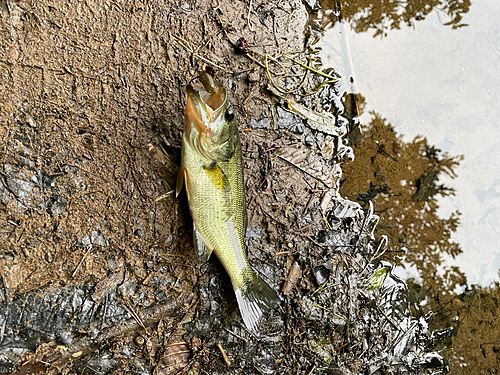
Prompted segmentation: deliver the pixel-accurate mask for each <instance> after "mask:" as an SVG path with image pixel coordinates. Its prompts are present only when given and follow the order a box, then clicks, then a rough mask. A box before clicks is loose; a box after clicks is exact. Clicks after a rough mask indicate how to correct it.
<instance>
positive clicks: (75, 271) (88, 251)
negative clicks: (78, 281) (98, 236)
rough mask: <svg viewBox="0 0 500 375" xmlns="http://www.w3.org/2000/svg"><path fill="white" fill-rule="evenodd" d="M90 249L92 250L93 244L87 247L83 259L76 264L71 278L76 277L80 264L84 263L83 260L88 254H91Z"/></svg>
mask: <svg viewBox="0 0 500 375" xmlns="http://www.w3.org/2000/svg"><path fill="white" fill-rule="evenodd" d="M90 250H92V246H89V248H88V249H87V251H86V252H85V254H84V255H83V257H82V259H81V260H80V262H79V263H78V265H77V266H76V268H75V270H74V271H73V274H72V275H71V278H74V277H75V275H76V273H77V272H78V270H79V269H80V266H81V265H82V263H83V261H84V260H85V258H86V257H87V255H89V253H90Z"/></svg>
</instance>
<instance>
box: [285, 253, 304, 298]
mask: <svg viewBox="0 0 500 375" xmlns="http://www.w3.org/2000/svg"><path fill="white" fill-rule="evenodd" d="M299 275H300V265H299V263H298V262H297V261H296V260H294V261H293V263H292V267H291V268H290V272H288V277H287V278H286V280H285V283H284V284H283V287H282V288H281V292H282V293H283V294H284V295H285V296H288V295H289V294H290V293H291V292H292V289H293V287H294V286H295V282H296V281H297V278H298V277H299Z"/></svg>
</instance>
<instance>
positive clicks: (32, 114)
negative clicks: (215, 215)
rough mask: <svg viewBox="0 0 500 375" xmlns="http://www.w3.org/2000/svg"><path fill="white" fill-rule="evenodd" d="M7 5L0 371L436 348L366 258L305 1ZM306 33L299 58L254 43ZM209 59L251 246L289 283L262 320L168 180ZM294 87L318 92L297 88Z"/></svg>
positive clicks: (312, 368) (1, 32) (259, 264)
mask: <svg viewBox="0 0 500 375" xmlns="http://www.w3.org/2000/svg"><path fill="white" fill-rule="evenodd" d="M0 12H1V24H0V43H1V44H2V48H1V49H0V75H1V77H2V80H1V85H2V91H3V92H4V93H5V95H4V96H3V97H2V99H1V103H0V119H1V126H0V138H1V139H2V143H1V144H0V157H1V161H2V163H1V167H2V170H1V173H0V178H1V184H0V202H1V205H0V228H1V229H0V236H1V237H0V238H1V242H0V266H1V269H2V273H1V274H2V279H1V281H2V285H1V294H0V298H1V306H0V307H1V309H0V311H1V314H0V318H1V323H2V327H3V328H2V331H1V339H0V342H1V350H2V352H1V353H2V357H1V366H0V370H1V371H2V372H4V373H9V372H16V371H17V373H45V372H48V373H72V372H76V373H82V374H83V373H88V372H89V371H90V372H101V373H107V372H124V371H130V372H132V373H162V374H171V373H176V372H179V371H186V372H187V371H192V373H203V371H204V372H206V373H214V374H215V373H221V374H227V373H241V372H243V373H258V374H259V373H308V374H311V373H320V372H327V373H334V374H339V373H373V372H376V371H385V370H386V369H390V368H392V369H393V370H395V371H402V373H405V371H406V372H409V371H419V369H421V368H425V367H426V366H428V365H427V364H426V363H427V362H426V358H424V357H423V356H422V349H423V347H424V346H425V345H416V343H417V342H419V340H422V341H425V340H424V338H425V337H426V324H425V322H424V321H422V322H417V321H414V320H412V318H410V317H409V314H408V309H409V306H408V304H407V303H406V302H405V300H404V298H402V297H401V298H400V295H403V296H404V293H405V287H404V284H402V283H401V281H400V280H398V279H397V278H396V277H393V275H391V274H390V272H389V271H388V269H389V268H387V269H385V271H384V269H381V271H379V274H378V275H381V276H380V281H379V282H378V283H377V282H376V281H374V279H373V278H371V277H370V276H372V274H373V272H374V271H375V268H376V265H374V264H372V263H371V260H372V259H373V258H374V257H375V256H376V255H377V253H378V252H379V251H380V248H378V244H377V243H375V242H374V241H373V235H372V232H373V228H374V226H375V225H376V222H377V219H376V216H375V215H373V211H368V212H366V211H363V210H362V209H361V208H360V207H359V206H358V205H356V204H353V203H351V202H349V201H344V200H341V199H340V200H339V199H336V198H337V197H336V196H335V191H336V189H337V188H338V183H339V178H340V167H339V161H340V160H341V159H342V158H343V157H344V156H346V155H347V156H349V154H350V153H349V148H348V147H345V144H344V143H343V142H342V140H341V138H339V135H342V134H343V133H345V132H346V131H347V125H348V124H347V123H348V120H347V119H345V118H344V117H342V115H341V107H342V93H341V92H338V90H336V88H335V83H334V82H333V81H334V80H333V79H332V78H336V76H335V74H334V72H324V74H323V75H321V74H320V75H316V74H312V73H311V72H313V69H314V68H318V69H319V65H318V62H317V61H315V60H314V57H315V55H314V50H313V49H310V50H306V47H307V46H308V44H307V40H306V39H305V38H304V36H303V30H304V27H307V17H308V16H307V12H306V9H305V7H304V5H302V3H300V2H289V3H287V4H279V5H278V4H265V3H262V4H253V5H252V8H250V9H249V4H247V3H245V2H231V3H230V2H222V3H220V4H215V3H213V4H212V3H208V4H207V3H205V2H202V1H191V2H185V3H182V4H180V6H179V4H177V3H175V4H174V2H168V1H165V2H161V1H160V2H158V1H155V2H152V3H142V2H137V1H136V2H127V1H123V2H120V1H119V2H108V3H105V4H101V3H99V2H92V1H87V2H85V3H80V2H71V1H56V2H51V3H50V4H49V3H48V2H45V1H40V2H31V1H19V2H11V1H3V2H0ZM304 50H306V53H304V54H295V55H293V58H294V59H295V60H296V61H299V62H300V63H297V62H294V61H293V60H290V59H289V58H282V59H281V60H279V61H280V64H281V65H279V64H276V61H274V62H270V61H272V60H271V59H270V58H269V57H268V58H266V56H265V55H264V54H265V53H268V54H269V56H270V57H273V56H277V55H278V54H280V53H285V52H289V53H291V52H292V51H304ZM256 52H258V53H256ZM259 53H260V54H259ZM289 56H292V55H289ZM301 64H302V65H301ZM266 65H268V70H266V68H265V66H266ZM269 65H271V68H269ZM205 66H210V67H212V69H214V70H215V71H216V72H217V73H218V77H219V79H220V80H221V81H222V82H223V83H224V84H225V85H226V87H227V88H228V89H229V91H230V92H231V97H232V100H233V104H234V106H235V109H236V115H237V119H238V123H239V127H240V132H241V141H242V149H243V158H244V166H245V176H246V182H245V184H246V188H247V207H248V213H249V225H248V233H247V246H248V254H249V258H250V262H251V264H252V265H253V266H254V268H255V269H256V271H258V272H259V273H260V274H261V275H262V276H263V277H264V278H265V279H266V281H267V282H268V283H269V284H270V285H271V286H272V287H273V288H274V289H275V290H276V291H280V296H281V305H280V308H279V309H276V310H275V311H273V312H272V313H271V314H270V315H269V316H268V317H267V320H266V321H265V322H263V324H262V335H261V336H260V337H259V338H257V337H254V336H252V335H251V334H250V333H249V332H248V331H246V329H245V327H244V325H243V322H242V320H241V317H240V315H239V312H238V308H237V305H236V301H235V297H234V293H233V292H232V288H231V286H230V282H229V279H228V277H227V275H226V274H225V272H224V270H223V269H222V267H221V266H220V264H219V263H218V261H217V260H216V259H211V260H210V261H209V262H207V263H205V264H201V263H200V262H199V261H198V260H197V259H196V256H195V254H194V251H193V245H192V240H191V236H192V226H191V222H190V217H189V211H188V209H187V204H186V200H185V197H183V196H181V198H180V199H176V198H175V196H174V194H173V189H174V186H175V179H176V173H177V169H178V166H179V161H180V160H179V156H180V137H181V133H182V123H183V118H182V112H183V106H184V87H185V85H186V84H187V83H188V82H190V81H191V80H192V79H193V78H195V77H196V76H197V72H198V71H199V70H200V69H201V68H203V67H205ZM304 67H306V68H305V70H304ZM280 69H284V70H286V73H285V74H283V73H282V72H280ZM315 70H316V69H315ZM305 72H308V74H307V76H305V78H303V77H304V74H305ZM309 73H311V74H310V75H309ZM269 76H270V77H271V78H273V77H274V81H273V82H274V85H273V84H271V85H270V81H269ZM329 80H330V81H331V82H329ZM276 90H278V91H277V92H276ZM303 90H309V91H311V92H312V91H314V90H317V91H318V93H319V94H320V95H317V96H306V97H304V98H303V99H301V97H300V96H298V97H297V96H293V95H289V94H301V93H303ZM273 92H274V94H273ZM322 93H323V95H321V94H322ZM287 99H288V101H287ZM290 100H292V101H290ZM298 101H300V103H299V102H298ZM285 108H287V109H288V111H287V110H286V109H285ZM293 108H295V110H293ZM305 108H312V109H314V110H316V111H317V112H318V113H321V112H325V113H328V115H327V117H325V118H326V119H328V121H329V122H327V123H326V125H325V123H322V125H321V126H323V128H321V127H320V125H318V122H317V121H316V122H311V121H310V120H311V118H309V119H307V118H305V117H307V116H309V117H311V116H312V115H311V112H307V110H306V109H305ZM292 112H295V113H292ZM316 120H317V119H316ZM325 126H326V128H325ZM386 275H389V277H387V279H385V280H387V282H388V284H383V282H384V276H386ZM381 285H384V287H383V288H382V289H381ZM370 288H371V289H372V290H368V289H370ZM384 288H385V289H384ZM384 290H385V292H382V291H384ZM380 295H382V296H385V297H384V298H385V300H384V298H382V299H381V298H379V296H380ZM390 296H392V297H390ZM397 301H400V302H397Z"/></svg>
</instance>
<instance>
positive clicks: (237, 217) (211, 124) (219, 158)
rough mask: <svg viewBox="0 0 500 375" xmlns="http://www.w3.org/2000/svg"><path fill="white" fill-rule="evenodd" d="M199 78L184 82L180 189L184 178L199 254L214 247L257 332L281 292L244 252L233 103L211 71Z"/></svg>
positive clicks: (250, 325) (251, 327) (241, 182)
mask: <svg viewBox="0 0 500 375" xmlns="http://www.w3.org/2000/svg"><path fill="white" fill-rule="evenodd" d="M199 80H200V82H201V83H202V84H203V88H204V90H203V89H202V90H200V92H198V91H196V90H195V89H194V88H193V86H191V85H187V87H186V108H185V112H184V131H183V134H182V157H181V167H180V170H179V175H178V178H177V187H176V194H177V195H179V192H180V190H181V189H182V186H183V184H184V185H185V186H186V193H187V198H188V203H189V210H190V211H191V216H192V218H193V242H194V248H195V251H196V254H197V255H198V258H199V259H200V260H201V261H202V262H206V261H207V260H208V258H209V257H210V254H211V253H212V251H214V252H215V254H216V255H217V257H218V258H219V260H220V261H221V263H222V264H223V266H224V268H225V269H226V271H227V273H228V274H229V277H230V278H231V282H232V284H233V289H234V292H235V295H236V299H237V301H238V306H239V308H240V312H241V316H242V318H243V321H244V322H245V325H246V326H247V328H248V329H249V330H250V331H251V332H252V333H254V334H256V335H257V334H258V327H259V322H260V319H261V317H262V315H263V313H264V312H266V311H268V310H269V309H271V308H274V307H275V306H276V305H277V303H278V297H277V295H276V292H275V291H274V290H273V289H271V287H270V286H269V285H267V284H266V283H265V282H264V281H263V280H262V279H261V278H260V277H259V276H258V275H256V274H255V272H254V271H253V270H252V268H251V267H250V264H249V263H248V259H247V256H246V252H245V245H244V241H243V237H244V235H245V232H246V227H247V212H246V202H245V189H244V180H243V165H242V163H243V162H242V157H241V143H240V137H239V133H238V126H237V124H236V121H235V118H234V111H233V107H232V105H231V103H230V102H229V100H228V98H227V93H226V89H225V88H224V87H223V86H222V84H221V83H219V82H217V81H214V80H213V78H212V76H211V75H209V74H208V73H207V72H205V71H203V72H201V73H200V77H199Z"/></svg>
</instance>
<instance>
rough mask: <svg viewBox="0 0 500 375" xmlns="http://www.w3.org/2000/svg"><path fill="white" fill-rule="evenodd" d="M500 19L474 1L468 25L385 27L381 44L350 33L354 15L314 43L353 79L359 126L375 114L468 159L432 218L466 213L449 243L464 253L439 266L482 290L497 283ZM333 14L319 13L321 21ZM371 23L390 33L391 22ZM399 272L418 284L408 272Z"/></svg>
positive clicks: (489, 5) (438, 21)
mask: <svg viewBox="0 0 500 375" xmlns="http://www.w3.org/2000/svg"><path fill="white" fill-rule="evenodd" d="M374 8H377V6H376V5H375V6H374ZM499 11H500V3H499V2H497V1H494V0H489V1H481V2H478V1H476V2H473V3H472V6H471V7H470V10H469V11H468V12H466V13H464V14H463V15H462V16H463V19H462V20H461V23H464V24H467V25H466V26H463V27H459V28H455V29H453V28H452V27H451V26H448V25H444V24H445V23H446V22H447V21H449V18H448V17H447V15H446V14H445V13H444V12H443V11H440V10H437V9H434V10H432V11H431V12H430V13H429V14H428V15H426V16H425V19H420V20H418V21H416V20H415V19H412V20H410V21H409V23H410V25H406V24H404V23H402V24H401V25H400V27H401V29H394V30H390V29H384V32H385V33H386V35H383V36H381V35H378V36H374V34H375V33H376V30H375V29H374V28H370V29H368V30H367V31H365V32H361V33H356V32H355V31H354V28H355V26H356V25H355V22H356V21H352V19H356V17H358V19H359V17H360V16H354V17H352V19H351V21H346V23H345V24H341V23H336V24H335V26H334V27H331V28H329V29H328V28H327V30H326V31H325V32H324V35H323V36H322V37H321V40H320V42H319V43H318V45H319V46H321V47H322V49H323V50H322V59H323V63H324V64H325V65H326V66H333V67H336V69H338V67H339V66H341V67H343V68H341V70H342V69H343V70H344V71H343V72H342V71H341V73H344V74H347V75H348V76H352V77H354V83H348V84H346V85H345V89H346V90H347V91H349V90H353V91H356V90H357V92H359V93H361V94H362V95H363V96H364V97H365V98H366V107H365V109H364V112H363V114H362V115H361V122H362V123H363V124H367V123H368V122H369V121H370V118H371V117H372V115H371V114H370V111H376V112H377V113H379V114H380V115H381V116H382V117H384V118H386V119H387V121H388V122H389V123H391V124H392V125H393V126H394V128H395V129H396V131H397V132H398V133H400V134H402V135H403V137H404V140H406V141H410V140H412V139H414V137H416V136H417V135H422V136H424V137H426V138H427V140H428V142H429V144H430V145H435V146H436V147H437V148H439V149H441V150H442V152H447V153H448V154H449V155H451V156H455V155H460V154H463V155H464V160H463V161H462V162H461V163H460V165H459V166H458V167H457V168H455V173H456V174H457V177H456V178H455V179H451V178H449V177H444V176H441V177H440V182H441V183H445V184H446V185H448V186H451V187H453V188H455V189H456V194H455V195H454V196H448V197H440V198H439V199H438V203H439V206H440V208H439V210H438V214H439V215H440V216H441V217H448V216H449V215H450V214H451V213H452V212H453V211H455V210H458V211H460V212H461V214H462V215H461V217H460V225H459V226H458V228H457V230H456V232H455V233H453V234H452V236H451V239H452V240H453V241H455V242H458V243H459V244H460V247H461V248H462V250H463V253H462V254H460V255H458V256H457V257H456V258H455V259H453V258H452V257H451V256H449V255H444V256H443V257H444V260H445V261H444V263H443V267H444V266H446V267H450V266H458V267H459V268H460V270H461V271H462V272H464V273H465V275H466V277H467V281H468V283H469V284H480V285H482V286H487V285H490V284H491V283H492V282H493V281H498V270H499V268H500V254H499V253H498V250H497V249H498V248H499V245H500V240H499V239H498V236H497V234H496V228H497V227H498V226H499V224H500V120H499V119H500V107H499V106H498V103H499V102H500V76H499V75H498V71H500V29H499V28H498V21H497V15H498V14H499ZM329 12H331V10H328V9H323V10H321V11H320V15H321V14H322V15H323V17H320V18H322V19H323V23H326V22H325V21H324V20H325V19H326V18H328V16H327V15H328V13H329ZM372 21H373V23H374V24H376V25H377V27H381V25H387V19H381V20H380V22H379V23H378V21H379V20H372ZM359 23H360V22H358V26H359ZM405 272H406V274H407V275H408V276H411V277H416V278H418V274H416V273H415V270H414V269H413V268H411V267H410V268H408V269H407V270H405Z"/></svg>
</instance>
